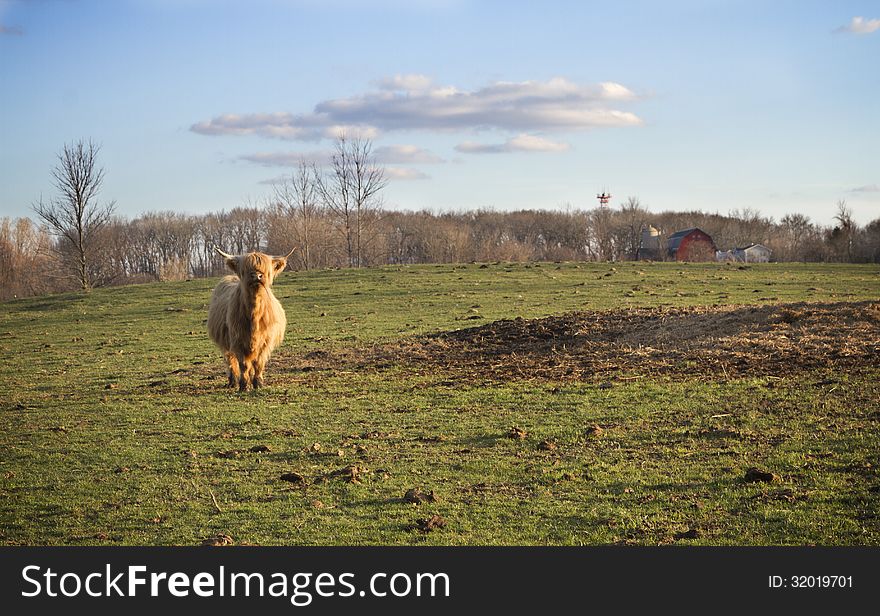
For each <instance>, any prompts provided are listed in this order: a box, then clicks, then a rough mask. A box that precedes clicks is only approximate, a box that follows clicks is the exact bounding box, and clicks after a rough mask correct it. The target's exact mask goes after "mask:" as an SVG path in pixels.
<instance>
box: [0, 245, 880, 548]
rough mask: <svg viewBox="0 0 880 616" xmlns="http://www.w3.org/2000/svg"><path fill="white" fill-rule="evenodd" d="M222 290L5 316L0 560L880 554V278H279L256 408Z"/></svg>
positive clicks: (1, 326) (727, 267)
mask: <svg viewBox="0 0 880 616" xmlns="http://www.w3.org/2000/svg"><path fill="white" fill-rule="evenodd" d="M215 283H216V280H198V281H191V282H180V283H157V284H149V285H138V286H130V287H120V288H109V289H99V290H95V291H93V292H92V293H89V294H79V293H77V294H64V295H56V296H50V297H39V298H30V299H23V300H16V301H12V302H7V303H4V304H0V351H2V353H0V370H2V374H3V379H2V384H0V413H2V424H0V425H2V428H0V451H2V454H0V542H2V543H5V544H61V545H65V544H148V545H153V544H161V545H166V544H183V545H192V544H198V543H201V542H202V541H204V540H209V541H210V538H212V537H216V536H217V535H226V536H228V537H229V538H230V539H228V540H231V541H233V542H235V543H236V544H259V545H268V544H320V545H327V544H469V545H471V544H596V543H602V544H605V543H637V544H661V543H699V544H713V545H718V544H748V545H753V544H754V545H757V544H834V545H836V544H872V545H877V544H880V519H878V517H877V511H878V510H880V477H878V474H877V468H878V464H880V455H878V454H880V384H878V383H880V378H878V377H880V361H878V359H880V355H878V347H880V334H878V332H880V309H878V300H880V268H878V267H877V266H857V265H801V264H764V265H748V266H743V265H736V264H678V263H653V264H652V263H621V264H614V265H611V264H606V263H602V264H573V263H563V264H553V263H541V264H516V265H514V264H504V263H499V264H482V265H479V264H473V265H438V266H412V267H382V268H374V269H365V270H359V271H356V270H338V271H314V272H305V273H293V272H288V273H286V274H283V275H282V276H281V277H280V278H279V280H278V282H277V283H276V286H275V292H276V295H277V296H278V297H279V299H280V300H281V302H282V304H283V305H284V307H285V309H286V312H287V318H288V330H287V338H286V340H285V343H284V345H283V347H282V348H281V349H280V350H279V351H277V352H276V353H275V355H274V356H273V358H272V360H271V361H270V363H269V366H268V368H267V372H266V383H267V387H266V388H265V389H263V390H260V391H259V392H257V393H247V394H239V393H234V392H231V391H230V390H227V389H225V388H224V387H223V385H224V383H225V373H224V368H223V362H222V360H221V356H220V354H219V352H218V351H217V349H215V348H214V347H213V346H212V344H211V343H210V341H209V340H208V337H207V333H206V330H205V325H204V320H205V318H206V311H207V302H208V299H209V296H210V292H211V289H212V287H213V285H214V284H215ZM627 309H632V310H627ZM517 317H520V318H521V320H519V321H517V320H513V319H516V318H517ZM459 330H463V331H459ZM753 467H755V468H757V469H759V470H760V471H765V472H766V473H768V475H758V474H755V473H754V472H752V473H751V474H749V473H748V472H747V471H748V470H749V469H750V468H753ZM283 475H285V476H287V479H288V480H283V479H281V477H282V476H283ZM771 475H772V476H771ZM761 479H770V480H771V481H761ZM413 488H415V489H417V490H418V491H419V493H416V494H414V493H410V496H409V498H406V494H407V492H408V491H409V490H411V489H413ZM432 492H433V494H432ZM409 501H421V502H409ZM435 515H436V516H438V517H436V518H434V517H433V516H435ZM220 541H227V539H221V540H220Z"/></svg>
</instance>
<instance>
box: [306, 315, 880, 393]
mask: <svg viewBox="0 0 880 616" xmlns="http://www.w3.org/2000/svg"><path fill="white" fill-rule="evenodd" d="M291 359H292V363H293V364H294V366H291V367H294V368H295V369H298V368H300V366H296V364H302V363H307V364H309V365H312V366H313V367H315V368H320V367H321V366H319V365H316V362H330V363H332V364H333V365H335V366H336V367H338V366H339V365H340V363H341V364H345V365H348V366H350V367H352V368H355V369H371V368H372V369H377V370H378V369H381V367H384V366H388V365H394V366H398V367H401V368H404V369H410V370H415V371H417V372H419V373H423V372H432V373H434V372H436V370H437V369H438V368H440V369H442V370H444V371H445V372H446V373H448V374H450V375H451V376H453V377H458V378H465V379H467V380H476V381H486V380H490V381H491V380H510V379H553V380H600V379H602V378H603V377H608V376H611V375H620V374H621V373H630V374H633V373H634V374H637V375H639V374H641V375H645V376H650V375H656V374H669V375H686V376H694V375H699V374H721V375H724V376H729V377H734V376H762V375H776V376H784V375H786V374H793V373H797V372H801V371H804V370H814V369H823V368H847V367H870V366H875V365H877V363H878V359H880V302H868V301H865V302H834V303H807V302H798V303H790V304H774V305H764V306H690V307H653V308H630V309H626V310H609V311H591V312H571V313H566V314H562V315H558V316H551V317H545V318H540V319H523V318H516V319H504V320H500V321H495V322H492V323H488V324H485V325H481V326H479V327H471V328H466V329H460V330H455V331H449V332H442V333H438V334H433V335H428V336H420V337H413V338H407V339H404V340H401V341H398V342H395V343H389V344H384V345H377V346H374V347H369V348H360V349H346V350H339V351H333V352H322V353H321V354H320V356H316V355H315V354H314V353H310V354H308V355H306V356H304V357H301V358H300V359H296V358H291ZM608 386H610V384H609V385H608ZM608 386H606V387H608Z"/></svg>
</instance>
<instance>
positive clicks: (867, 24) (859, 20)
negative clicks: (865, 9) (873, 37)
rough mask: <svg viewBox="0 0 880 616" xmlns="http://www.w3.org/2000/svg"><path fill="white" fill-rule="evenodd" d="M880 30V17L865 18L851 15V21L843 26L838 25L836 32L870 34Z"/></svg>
mask: <svg viewBox="0 0 880 616" xmlns="http://www.w3.org/2000/svg"><path fill="white" fill-rule="evenodd" d="M877 30H880V19H865V18H864V17H853V18H852V21H850V22H849V24H847V25H845V26H840V27H839V28H838V29H837V32H851V33H853V34H871V33H872V32H876V31H877Z"/></svg>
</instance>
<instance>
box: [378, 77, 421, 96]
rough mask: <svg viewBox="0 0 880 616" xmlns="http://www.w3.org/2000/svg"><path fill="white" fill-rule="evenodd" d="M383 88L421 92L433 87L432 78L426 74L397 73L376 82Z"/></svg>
mask: <svg viewBox="0 0 880 616" xmlns="http://www.w3.org/2000/svg"><path fill="white" fill-rule="evenodd" d="M376 85H377V86H379V88H380V89H381V90H391V91H392V92H393V91H403V92H420V91H425V90H427V89H429V88H430V87H431V78H430V77H426V76H425V75H395V76H394V77H386V78H385V79H380V80H379V81H378V82H376Z"/></svg>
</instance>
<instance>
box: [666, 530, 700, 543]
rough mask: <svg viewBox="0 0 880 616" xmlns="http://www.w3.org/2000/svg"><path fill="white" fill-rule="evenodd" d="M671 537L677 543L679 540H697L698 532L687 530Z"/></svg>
mask: <svg viewBox="0 0 880 616" xmlns="http://www.w3.org/2000/svg"><path fill="white" fill-rule="evenodd" d="M672 537H673V539H675V540H676V541H678V540H679V539H699V538H700V531H699V530H697V529H696V528H689V529H687V530H686V531H683V532H680V533H675V534H674V535H673V536H672Z"/></svg>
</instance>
